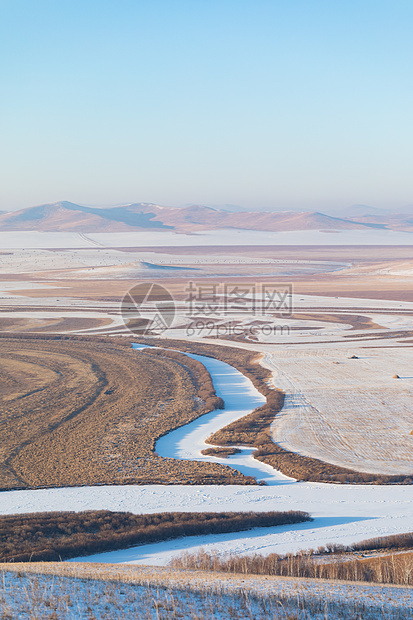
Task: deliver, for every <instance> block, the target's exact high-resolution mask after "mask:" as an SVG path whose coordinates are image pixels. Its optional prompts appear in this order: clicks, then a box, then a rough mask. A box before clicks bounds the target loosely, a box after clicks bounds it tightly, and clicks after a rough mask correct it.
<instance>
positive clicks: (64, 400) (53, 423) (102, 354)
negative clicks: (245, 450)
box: [0, 337, 254, 489]
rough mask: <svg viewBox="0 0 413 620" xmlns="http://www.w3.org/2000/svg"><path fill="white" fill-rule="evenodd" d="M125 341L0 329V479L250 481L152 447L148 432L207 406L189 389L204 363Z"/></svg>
mask: <svg viewBox="0 0 413 620" xmlns="http://www.w3.org/2000/svg"><path fill="white" fill-rule="evenodd" d="M126 344H127V343H124V344H123V346H122V345H121V344H116V343H115V342H110V341H108V342H105V341H104V340H97V339H94V340H93V341H92V340H91V339H81V338H77V339H68V338H66V339H58V338H57V339H53V338H52V337H47V338H46V337H41V338H40V337H37V338H32V337H26V338H21V337H20V338H18V337H16V338H4V337H3V338H1V339H0V349H1V360H2V361H1V379H0V382H1V383H0V388H1V393H2V397H1V400H0V403H1V414H0V432H1V437H2V442H1V448H0V488H2V489H11V488H39V487H50V486H74V485H90V484H132V483H134V484H146V483H148V484H149V483H165V484H174V483H176V484H178V483H179V484H187V483H192V484H196V483H198V484H205V483H208V484H210V483H217V484H228V483H232V484H246V483H251V482H254V480H252V479H248V478H246V477H244V476H242V474H240V473H239V472H237V471H235V470H233V469H231V468H229V467H226V466H224V465H221V464H218V463H203V462H192V461H178V460H174V459H164V458H161V457H159V456H157V455H156V454H155V453H154V445H155V441H156V439H157V438H159V437H160V436H161V435H163V434H165V433H167V432H169V431H170V430H172V429H174V428H176V427H178V426H180V425H183V424H187V423H188V422H190V421H191V420H193V419H195V418H197V417H198V416H199V415H202V414H203V413H205V412H206V411H207V410H208V407H207V406H205V403H204V402H202V401H199V400H198V399H197V396H198V392H199V390H201V385H200V383H199V382H198V380H197V370H196V368H198V371H200V368H204V367H203V366H202V364H199V363H198V364H199V367H195V366H194V365H190V364H189V363H187V360H188V358H187V357H186V356H181V358H182V359H181V360H180V361H178V359H177V357H176V354H175V355H174V359H172V358H169V357H167V356H166V355H156V356H155V355H150V354H149V355H148V354H145V353H138V352H135V351H132V350H131V349H129V348H128V346H125V345H126ZM190 366H191V367H190ZM204 370H205V369H204ZM208 376H209V375H208ZM202 396H204V397H205V398H206V399H208V398H209V396H211V395H210V394H209V393H208V392H207V393H206V392H205V390H204V392H203V393H202ZM211 403H212V404H214V403H215V401H214V400H213V399H212V400H211Z"/></svg>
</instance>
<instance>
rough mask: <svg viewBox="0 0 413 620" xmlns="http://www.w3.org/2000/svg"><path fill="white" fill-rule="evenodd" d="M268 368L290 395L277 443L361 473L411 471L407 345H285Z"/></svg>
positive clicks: (412, 386)
mask: <svg viewBox="0 0 413 620" xmlns="http://www.w3.org/2000/svg"><path fill="white" fill-rule="evenodd" d="M352 355H356V356H357V357H358V359H350V358H351V357H352ZM265 364H266V365H267V367H268V368H271V369H272V370H273V375H274V379H273V381H274V385H275V386H277V387H279V388H281V389H282V390H283V391H284V392H285V393H286V401H285V405H284V408H283V410H282V412H281V413H280V414H279V415H278V416H277V417H276V418H275V420H274V422H273V425H272V433H273V439H274V441H275V442H276V443H279V444H280V445H281V446H282V447H283V448H285V449H288V450H292V451H294V452H298V453H300V454H303V455H306V456H313V457H315V458H318V459H321V460H323V461H327V462H329V463H334V464H335V465H341V466H343V467H348V468H350V469H355V470H357V471H364V472H370V473H381V474H406V475H411V474H413V435H411V432H412V431H413V413H412V403H413V370H412V369H413V350H412V349H411V348H410V347H408V348H400V349H392V348H385V349H382V348H374V349H365V348H363V349H362V348H358V347H352V348H351V349H347V350H346V349H344V348H343V349H337V348H332V347H331V348H322V349H314V348H306V349H304V350H303V349H301V350H299V349H297V348H296V349H289V348H284V349H282V350H281V349H279V350H275V351H272V352H271V353H267V354H266V355H265ZM395 374H398V375H399V376H400V379H394V378H393V376H394V375H395Z"/></svg>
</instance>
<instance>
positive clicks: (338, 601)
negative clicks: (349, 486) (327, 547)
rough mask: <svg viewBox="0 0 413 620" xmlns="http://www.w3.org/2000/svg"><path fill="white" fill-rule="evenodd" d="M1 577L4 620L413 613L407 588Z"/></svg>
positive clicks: (262, 619) (120, 574) (71, 570)
mask: <svg viewBox="0 0 413 620" xmlns="http://www.w3.org/2000/svg"><path fill="white" fill-rule="evenodd" d="M3 570H4V573H3V575H2V579H1V582H0V614H1V617H2V618H4V619H5V620H6V618H19V619H22V620H26V619H27V620H29V619H30V620H33V619H34V618H41V619H42V620H47V619H48V618H50V619H51V620H53V619H56V618H59V620H89V619H90V618H92V615H91V614H93V618H94V619H96V620H108V619H109V618H110V620H115V619H119V620H121V619H122V620H125V618H128V619H129V618H139V619H140V620H170V619H171V618H185V619H187V620H228V619H229V618H232V619H233V620H245V619H247V618H254V620H268V619H269V618H271V619H273V620H285V619H286V618H294V619H296V620H335V619H337V618H341V620H354V618H363V620H376V619H377V618H378V617H385V618H386V620H408V619H409V618H411V612H412V609H413V597H412V589H411V588H405V587H386V586H384V587H383V586H375V585H370V584H368V585H367V584H366V585H364V584H358V583H342V582H341V583H339V582H322V581H317V580H313V579H289V578H279V577H278V578H272V577H259V576H255V575H247V576H245V575H227V574H219V573H218V574H212V573H204V572H196V573H194V572H193V571H190V572H187V571H170V570H165V569H161V568H156V569H155V568H151V567H126V566H124V567H122V568H120V567H116V566H106V567H96V566H93V565H91V566H89V565H79V564H77V565H74V564H65V563H60V564H58V565H56V564H50V565H48V564H44V565H41V566H39V565H36V564H33V565H30V564H29V565H28V564H26V565H17V566H15V567H13V566H12V565H9V566H7V565H6V566H4V568H3ZM36 571H37V572H38V573H40V574H36ZM41 573H44V574H41ZM338 614H339V615H338Z"/></svg>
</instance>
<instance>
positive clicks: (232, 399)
mask: <svg viewBox="0 0 413 620" xmlns="http://www.w3.org/2000/svg"><path fill="white" fill-rule="evenodd" d="M137 354H139V353H137ZM199 359H202V361H203V363H205V365H206V366H207V367H208V369H209V371H210V372H211V375H212V377H213V380H214V383H215V385H216V386H217V393H218V395H220V396H222V397H223V398H224V400H227V401H228V404H229V405H230V407H232V414H231V415H237V416H239V415H241V414H245V413H246V411H245V408H247V409H248V410H249V411H250V410H251V405H253V402H252V401H251V400H250V399H253V401H255V402H256V400H257V399H258V396H257V395H256V394H255V393H254V391H253V389H251V385H249V384H248V380H246V379H245V377H242V376H241V377H240V378H239V383H238V384H237V390H236V392H237V393H236V394H234V390H233V381H234V377H235V375H234V373H236V372H237V371H235V370H234V369H229V371H228V374H227V375H226V377H225V375H224V374H222V371H223V367H221V366H220V365H221V364H222V362H217V361H216V360H212V359H211V358H203V357H202V356H199ZM355 361H356V360H355ZM225 366H226V365H225ZM220 375H221V377H220ZM226 390H227V391H226ZM217 414H218V415H221V414H222V412H217ZM189 426H191V425H189ZM215 428H216V424H215V422H214V416H210V419H209V421H207V422H206V424H205V426H204V427H203V428H202V433H201V434H198V435H197V433H198V431H199V429H191V428H190V429H189V432H190V433H191V432H195V435H192V438H191V440H190V441H189V442H188V441H187V440H186V439H185V434H182V435H181V434H180V433H182V431H174V432H173V433H171V434H170V435H169V436H168V437H169V439H168V438H167V439H166V440H165V441H166V444H165V443H164V446H165V450H166V451H167V452H168V454H167V455H165V456H175V457H179V458H182V457H184V458H198V459H204V458H205V457H203V456H202V455H201V454H200V449H202V448H201V446H202V434H203V433H205V434H204V435H203V436H204V438H207V437H208V436H209V435H210V433H211V432H213V430H215ZM191 443H192V444H193V446H192V447H191ZM157 448H158V451H159V450H160V447H159V445H158V447H157ZM223 462H227V463H228V464H231V465H232V466H233V467H237V468H239V469H241V468H242V469H241V471H246V469H244V468H247V469H248V473H252V474H253V475H256V476H257V478H258V479H260V480H262V479H265V481H266V483H267V485H266V486H256V487H255V486H251V487H249V486H246V487H245V486H158V485H148V486H104V487H80V488H61V489H42V490H36V491H7V492H2V493H1V494H0V513H1V514H14V513H30V512H40V511H54V510H75V511H82V510H99V509H106V510H114V511H116V510H120V511H130V512H133V513H136V514H139V513H140V514H143V513H153V512H163V511H171V510H174V511H185V512H190V511H200V512H202V511H210V512H213V511H227V510H233V511H239V510H245V511H248V510H254V511H266V510H305V511H308V512H310V513H311V514H312V516H313V517H314V521H313V522H312V523H304V524H299V525H296V526H294V527H293V528H291V527H287V526H283V527H277V528H265V529H261V528H260V529H257V530H254V531H251V532H248V533H245V534H243V533H236V534H219V535H211V536H208V537H188V538H185V539H180V540H177V541H171V542H168V543H159V544H154V545H144V546H140V547H136V548H131V549H128V550H126V551H117V552H113V553H106V554H99V556H92V557H88V558H85V561H101V562H114V563H116V562H132V563H144V564H148V563H149V564H150V563H153V564H165V563H167V562H168V561H169V559H170V558H171V557H173V555H176V554H177V553H179V552H181V551H183V550H184V549H193V550H195V549H199V548H200V547H202V548H204V549H207V550H208V551H212V550H216V551H219V552H221V553H222V552H230V551H233V552H236V553H256V552H260V553H271V552H288V551H298V550H299V549H306V548H317V547H318V546H319V545H324V544H326V543H328V542H336V543H342V544H350V543H352V542H355V541H359V540H363V539H366V538H371V537H374V536H381V535H388V534H395V533H401V532H406V531H409V530H410V529H411V524H412V520H413V501H412V500H413V489H412V487H411V486H398V485H394V486H384V487H380V486H370V485H367V486H352V485H337V484H318V483H305V482H296V481H294V480H293V479H290V478H287V477H286V476H283V475H282V474H280V473H279V472H276V471H274V470H272V469H271V468H269V467H267V466H265V465H262V464H260V463H258V462H257V461H254V459H252V458H251V457H250V455H249V454H248V452H244V453H243V454H242V455H238V456H237V459H234V461H232V460H228V461H227V460H225V461H223ZM254 472H255V473H254Z"/></svg>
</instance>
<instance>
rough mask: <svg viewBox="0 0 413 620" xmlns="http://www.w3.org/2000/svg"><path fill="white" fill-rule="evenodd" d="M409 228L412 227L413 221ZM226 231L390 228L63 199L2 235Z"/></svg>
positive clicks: (7, 225)
mask: <svg viewBox="0 0 413 620" xmlns="http://www.w3.org/2000/svg"><path fill="white" fill-rule="evenodd" d="M412 221H413V220H412ZM393 223H394V224H396V225H397V229H398V230H403V227H402V226H403V223H402V222H401V221H400V220H399V219H397V220H394V219H393ZM409 226H412V223H411V222H409ZM226 228H228V229H234V228H237V229H243V230H261V231H274V232H277V231H294V230H349V229H350V230H351V229H353V230H357V229H358V230H362V229H367V228H370V229H371V228H387V225H386V222H385V221H382V220H381V219H379V220H378V218H377V217H374V216H373V217H372V218H371V220H369V219H368V218H366V217H362V218H357V220H351V219H348V218H338V217H333V216H330V215H325V214H323V213H319V212H316V211H314V212H305V211H303V212H295V211H281V212H267V211H261V212H260V211H258V212H257V211H254V212H248V211H242V212H231V211H226V210H220V209H215V208H212V207H206V206H202V205H192V206H189V207H184V208H176V207H166V206H159V205H155V204H150V203H134V204H129V205H124V206H119V207H104V208H103V207H102V208H97V207H85V206H81V205H77V204H74V203H72V202H67V201H61V202H55V203H50V204H44V205H39V206H35V207H28V208H26V209H21V210H19V211H10V212H6V213H2V214H0V231H8V230H9V231H11V230H14V231H17V230H30V231H43V232H46V231H47V232H63V231H64V232H83V233H95V232H127V231H133V230H147V229H152V230H153V229H156V230H158V231H162V230H165V231H167V230H173V231H175V232H180V233H191V232H197V231H202V230H214V229H226ZM410 229H411V228H409V230H410Z"/></svg>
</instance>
